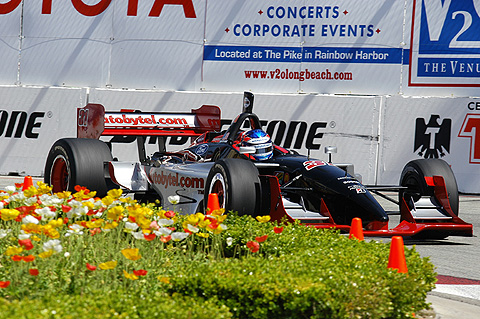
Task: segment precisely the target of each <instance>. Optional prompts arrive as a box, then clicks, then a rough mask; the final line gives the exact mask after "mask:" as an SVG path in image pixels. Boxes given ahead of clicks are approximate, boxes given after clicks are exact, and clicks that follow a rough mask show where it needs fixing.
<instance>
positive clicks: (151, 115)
mask: <svg viewBox="0 0 480 319" xmlns="http://www.w3.org/2000/svg"><path fill="white" fill-rule="evenodd" d="M220 113H221V112H220V108H219V107H218V106H215V105H202V106H201V107H200V108H198V109H192V112H191V113H164V112H140V111H134V110H121V111H120V112H105V108H104V107H103V105H101V104H93V103H89V104H87V105H86V106H85V107H83V108H78V109H77V137H78V138H94V139H99V138H100V136H116V135H120V136H192V137H194V136H199V135H201V134H203V133H205V132H208V131H219V130H220V116H221V115H220Z"/></svg>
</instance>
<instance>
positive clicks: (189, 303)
mask: <svg viewBox="0 0 480 319" xmlns="http://www.w3.org/2000/svg"><path fill="white" fill-rule="evenodd" d="M0 318H2V319H4V318H5V319H10V318H17V319H108V318H123V319H127V318H129V319H136V318H138V319H143V318H156V319H172V318H175V319H211V318H219V319H229V318H232V314H231V313H230V311H229V310H228V308H227V307H226V306H222V305H220V306H219V305H217V304H215V303H214V302H212V301H205V300H203V299H199V298H195V299H194V298H189V297H184V296H181V295H178V294H175V295H172V296H170V295H167V294H165V293H161V292H154V293H148V292H133V293H132V292H131V291H111V292H109V293H108V294H105V291H94V292H89V293H88V294H81V295H75V296H72V295H68V294H67V295H65V294H56V295H52V294H46V295H44V296H43V297H40V298H36V299H28V298H24V299H22V300H12V301H8V300H6V299H0Z"/></svg>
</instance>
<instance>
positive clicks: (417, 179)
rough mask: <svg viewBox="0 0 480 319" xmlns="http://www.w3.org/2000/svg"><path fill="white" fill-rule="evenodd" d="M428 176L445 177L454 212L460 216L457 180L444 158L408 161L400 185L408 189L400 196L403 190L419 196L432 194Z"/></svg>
mask: <svg viewBox="0 0 480 319" xmlns="http://www.w3.org/2000/svg"><path fill="white" fill-rule="evenodd" d="M426 176H428V177H432V176H442V177H443V179H444V180H445V186H446V188H447V195H448V199H449V201H450V206H451V208H452V211H453V213H454V214H455V215H457V216H458V209H459V196H458V186H457V181H456V179H455V175H454V174H453V171H452V169H451V167H450V166H449V165H448V164H447V162H445V161H444V160H442V159H418V160H413V161H411V162H409V163H407V165H405V167H404V168H403V171H402V174H401V177H400V186H406V187H408V190H407V191H402V192H400V198H402V196H403V192H409V193H413V194H418V196H432V195H433V191H432V189H431V188H429V187H428V186H427V182H426V181H425V177H426Z"/></svg>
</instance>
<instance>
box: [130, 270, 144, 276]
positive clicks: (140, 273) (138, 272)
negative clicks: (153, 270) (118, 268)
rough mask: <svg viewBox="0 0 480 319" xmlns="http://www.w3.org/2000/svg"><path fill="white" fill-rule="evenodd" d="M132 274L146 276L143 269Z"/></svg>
mask: <svg viewBox="0 0 480 319" xmlns="http://www.w3.org/2000/svg"><path fill="white" fill-rule="evenodd" d="M133 274H134V275H135V276H145V275H147V271H146V270H145V269H139V270H134V271H133Z"/></svg>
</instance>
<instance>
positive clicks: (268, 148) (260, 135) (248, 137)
mask: <svg viewBox="0 0 480 319" xmlns="http://www.w3.org/2000/svg"><path fill="white" fill-rule="evenodd" d="M242 135H243V136H242V137H241V142H240V145H241V146H250V147H254V148H255V153H253V154H250V155H252V156H253V157H254V158H255V159H256V160H257V161H264V160H267V159H270V158H272V156H273V143H272V140H271V139H270V136H268V134H267V133H266V132H264V131H263V130H261V129H254V130H250V131H247V132H245V133H244V134H242Z"/></svg>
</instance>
